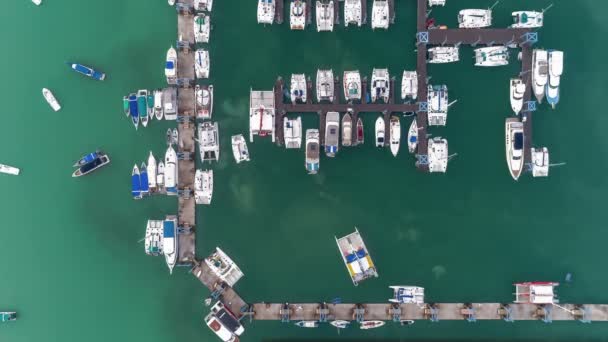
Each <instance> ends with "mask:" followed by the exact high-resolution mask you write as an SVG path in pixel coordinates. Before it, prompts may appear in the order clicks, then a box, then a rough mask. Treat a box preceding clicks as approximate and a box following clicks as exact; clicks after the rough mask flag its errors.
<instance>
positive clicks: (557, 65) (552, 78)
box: [545, 50, 564, 108]
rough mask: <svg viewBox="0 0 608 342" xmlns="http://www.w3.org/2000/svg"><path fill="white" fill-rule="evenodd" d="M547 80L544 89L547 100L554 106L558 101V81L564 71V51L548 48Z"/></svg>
mask: <svg viewBox="0 0 608 342" xmlns="http://www.w3.org/2000/svg"><path fill="white" fill-rule="evenodd" d="M548 53H549V81H548V82H547V86H546V89H545V94H546V95H547V102H548V103H549V104H550V105H551V107H552V108H555V106H556V105H557V103H558V102H559V83H560V77H561V76H562V73H563V71H564V53H563V52H562V51H557V50H549V52H548Z"/></svg>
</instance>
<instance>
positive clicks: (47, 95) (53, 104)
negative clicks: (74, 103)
mask: <svg viewBox="0 0 608 342" xmlns="http://www.w3.org/2000/svg"><path fill="white" fill-rule="evenodd" d="M42 96H44V99H45V100H46V102H48V104H49V105H50V106H51V108H53V110H54V111H58V110H60V109H61V105H60V104H59V102H58V101H57V99H56V98H55V95H53V93H52V92H51V91H50V90H48V89H46V88H42Z"/></svg>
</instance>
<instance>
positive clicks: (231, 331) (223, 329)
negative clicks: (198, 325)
mask: <svg viewBox="0 0 608 342" xmlns="http://www.w3.org/2000/svg"><path fill="white" fill-rule="evenodd" d="M205 323H206V324H207V326H208V327H209V328H210V329H211V330H212V331H213V332H214V333H215V334H216V335H217V336H218V337H219V338H220V339H221V340H222V341H223V342H239V338H238V336H240V335H241V334H243V332H244V331H245V328H243V326H242V325H241V323H240V321H239V319H238V318H237V317H236V316H235V315H234V314H233V313H232V311H230V310H229V309H228V308H226V307H225V306H224V304H222V302H219V301H218V302H217V303H216V304H215V305H214V306H213V307H212V308H211V312H210V313H209V314H208V315H207V317H205Z"/></svg>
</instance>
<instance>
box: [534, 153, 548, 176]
mask: <svg viewBox="0 0 608 342" xmlns="http://www.w3.org/2000/svg"><path fill="white" fill-rule="evenodd" d="M531 156H532V177H547V176H549V165H550V164H549V149H548V148H546V147H543V148H534V147H533V148H532V151H531Z"/></svg>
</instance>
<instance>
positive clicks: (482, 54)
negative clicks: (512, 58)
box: [475, 46, 509, 67]
mask: <svg viewBox="0 0 608 342" xmlns="http://www.w3.org/2000/svg"><path fill="white" fill-rule="evenodd" d="M507 64H509V48H507V47H506V46H486V47H482V48H478V49H475V66H482V67H494V66H503V65H507Z"/></svg>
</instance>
